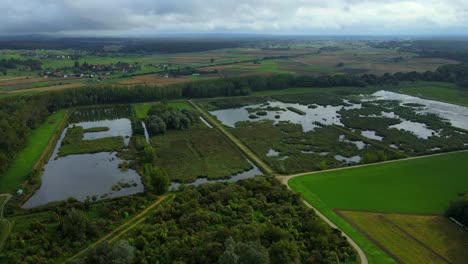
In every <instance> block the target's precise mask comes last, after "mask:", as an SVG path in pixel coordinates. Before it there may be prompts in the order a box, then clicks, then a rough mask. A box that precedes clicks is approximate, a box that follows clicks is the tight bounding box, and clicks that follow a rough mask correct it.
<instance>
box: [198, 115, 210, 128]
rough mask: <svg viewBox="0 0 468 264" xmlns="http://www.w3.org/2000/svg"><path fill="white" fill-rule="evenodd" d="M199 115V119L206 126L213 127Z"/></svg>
mask: <svg viewBox="0 0 468 264" xmlns="http://www.w3.org/2000/svg"><path fill="white" fill-rule="evenodd" d="M199 117H200V120H201V121H202V122H203V123H204V124H205V125H206V126H207V127H209V128H213V126H212V125H210V123H208V121H206V120H205V118H203V117H201V116H199Z"/></svg>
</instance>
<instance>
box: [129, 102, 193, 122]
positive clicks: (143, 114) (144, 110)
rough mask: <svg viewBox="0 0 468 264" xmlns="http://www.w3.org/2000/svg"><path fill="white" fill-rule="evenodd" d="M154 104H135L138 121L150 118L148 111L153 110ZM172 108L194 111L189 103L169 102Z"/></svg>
mask: <svg viewBox="0 0 468 264" xmlns="http://www.w3.org/2000/svg"><path fill="white" fill-rule="evenodd" d="M152 105H153V104H152V103H140V104H133V111H135V116H136V117H137V118H138V119H145V118H147V117H148V111H149V110H150V109H151V106H152ZM168 105H169V106H170V107H173V108H176V109H192V106H191V105H190V104H189V103H187V102H169V103H168Z"/></svg>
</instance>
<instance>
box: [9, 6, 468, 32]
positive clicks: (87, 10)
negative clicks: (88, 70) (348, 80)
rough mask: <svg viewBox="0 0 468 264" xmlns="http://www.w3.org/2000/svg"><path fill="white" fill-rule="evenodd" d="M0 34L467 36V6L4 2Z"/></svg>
mask: <svg viewBox="0 0 468 264" xmlns="http://www.w3.org/2000/svg"><path fill="white" fill-rule="evenodd" d="M0 4H1V5H0V6H1V9H0V34H17V33H21V34H23V33H27V34H28V33H61V34H63V33H65V34H81V35H120V36H125V35H150V36H153V35H158V34H166V33H176V34H178V33H255V34H256V33H260V34H306V35H324V34H330V35H353V34H359V35H394V34H404V35H408V34H424V35H427V34H431V35H439V34H462V35H468V0H440V1H436V0H407V1H402V0H309V1H305V0H270V1H263V0H236V1H228V0H226V1H223V0H171V1H162V0H0Z"/></svg>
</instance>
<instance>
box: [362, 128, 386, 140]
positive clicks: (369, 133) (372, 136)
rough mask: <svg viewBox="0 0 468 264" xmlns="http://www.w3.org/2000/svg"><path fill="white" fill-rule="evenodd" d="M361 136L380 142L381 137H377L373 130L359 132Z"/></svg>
mask: <svg viewBox="0 0 468 264" xmlns="http://www.w3.org/2000/svg"><path fill="white" fill-rule="evenodd" d="M361 135H362V136H363V137H366V138H370V139H374V140H378V141H382V139H383V137H381V136H377V135H376V134H375V131H373V130H364V131H361Z"/></svg>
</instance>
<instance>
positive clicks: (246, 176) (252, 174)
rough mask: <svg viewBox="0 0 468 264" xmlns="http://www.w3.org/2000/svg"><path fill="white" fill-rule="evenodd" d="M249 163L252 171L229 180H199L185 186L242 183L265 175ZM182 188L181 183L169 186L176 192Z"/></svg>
mask: <svg viewBox="0 0 468 264" xmlns="http://www.w3.org/2000/svg"><path fill="white" fill-rule="evenodd" d="M247 161H248V162H249V163H250V164H251V165H252V169H250V170H248V171H244V172H241V173H238V174H236V175H232V176H231V177H230V178H228V179H219V180H209V179H207V178H198V179H197V180H196V181H194V182H192V183H185V184H184V185H185V186H198V185H202V184H205V183H217V182H236V181H240V180H243V179H249V178H253V177H255V176H257V175H263V173H262V171H261V170H260V169H259V168H258V167H257V166H255V164H253V163H252V162H251V161H250V160H247ZM180 186H181V184H180V183H178V182H172V183H171V185H170V186H169V190H170V191H176V190H178V189H179V187H180Z"/></svg>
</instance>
